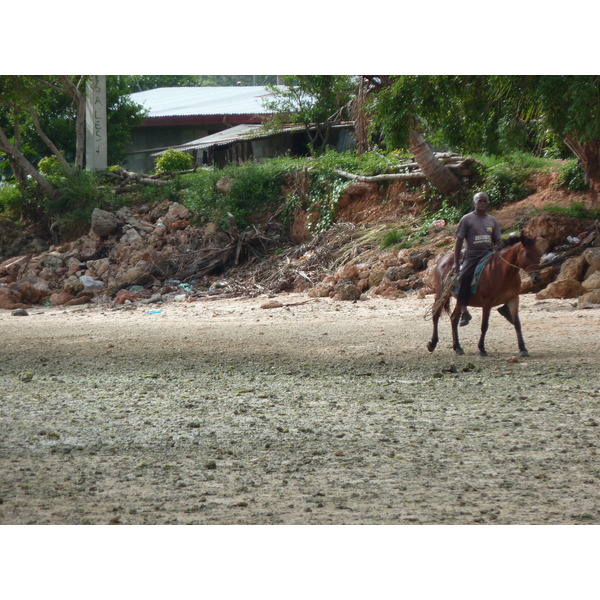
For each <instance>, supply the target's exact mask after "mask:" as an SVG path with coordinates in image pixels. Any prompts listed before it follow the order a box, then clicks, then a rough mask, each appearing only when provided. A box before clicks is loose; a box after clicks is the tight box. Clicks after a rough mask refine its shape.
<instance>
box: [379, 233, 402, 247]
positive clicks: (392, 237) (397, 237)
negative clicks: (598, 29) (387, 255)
mask: <svg viewBox="0 0 600 600" xmlns="http://www.w3.org/2000/svg"><path fill="white" fill-rule="evenodd" d="M403 241H404V233H403V232H402V231H398V230H397V229H388V230H387V231H386V232H385V234H384V235H383V238H382V239H381V244H380V246H379V247H380V248H381V250H385V249H386V248H389V247H390V246H396V245H398V244H400V243H402V242H403Z"/></svg>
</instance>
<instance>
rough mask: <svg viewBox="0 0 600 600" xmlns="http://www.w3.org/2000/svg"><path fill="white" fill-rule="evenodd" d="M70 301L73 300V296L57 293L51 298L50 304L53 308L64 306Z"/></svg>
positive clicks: (67, 293)
mask: <svg viewBox="0 0 600 600" xmlns="http://www.w3.org/2000/svg"><path fill="white" fill-rule="evenodd" d="M70 300H73V296H72V295H71V294H69V292H65V291H61V292H55V293H54V294H52V295H51V296H50V304H51V305H52V306H62V305H64V304H67V302H69V301H70Z"/></svg>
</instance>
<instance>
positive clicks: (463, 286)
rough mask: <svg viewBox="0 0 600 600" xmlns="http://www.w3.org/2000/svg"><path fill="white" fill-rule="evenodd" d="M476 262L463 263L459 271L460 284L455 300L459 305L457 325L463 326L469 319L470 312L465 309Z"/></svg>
mask: <svg viewBox="0 0 600 600" xmlns="http://www.w3.org/2000/svg"><path fill="white" fill-rule="evenodd" d="M476 266H477V262H476V261H475V262H473V263H467V264H465V265H463V268H462V269H461V271H460V284H459V288H458V294H457V302H458V306H459V307H460V314H461V317H460V322H459V325H460V326H461V327H464V326H465V325H468V324H469V321H470V320H471V318H472V317H471V314H470V313H469V311H468V310H467V306H468V304H469V297H470V296H471V281H472V280H473V274H474V273H475V267H476Z"/></svg>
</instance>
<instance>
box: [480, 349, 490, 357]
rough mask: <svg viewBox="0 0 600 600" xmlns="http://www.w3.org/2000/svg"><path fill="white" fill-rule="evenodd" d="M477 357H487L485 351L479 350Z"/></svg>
mask: <svg viewBox="0 0 600 600" xmlns="http://www.w3.org/2000/svg"><path fill="white" fill-rule="evenodd" d="M479 356H488V353H487V352H486V351H485V350H480V351H479Z"/></svg>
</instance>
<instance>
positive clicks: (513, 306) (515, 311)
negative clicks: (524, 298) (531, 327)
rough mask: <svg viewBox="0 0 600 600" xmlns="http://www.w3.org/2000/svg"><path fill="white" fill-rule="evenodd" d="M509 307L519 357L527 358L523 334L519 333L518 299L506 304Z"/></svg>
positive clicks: (527, 353)
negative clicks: (515, 333)
mask: <svg viewBox="0 0 600 600" xmlns="http://www.w3.org/2000/svg"><path fill="white" fill-rule="evenodd" d="M507 304H508V306H509V307H510V312H511V313H512V315H513V322H514V326H515V331H516V332H517V342H518V343H519V356H529V352H527V348H525V340H524V339H523V332H522V331H521V319H519V297H518V296H517V297H516V298H515V299H513V300H510V301H509V302H507Z"/></svg>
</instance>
